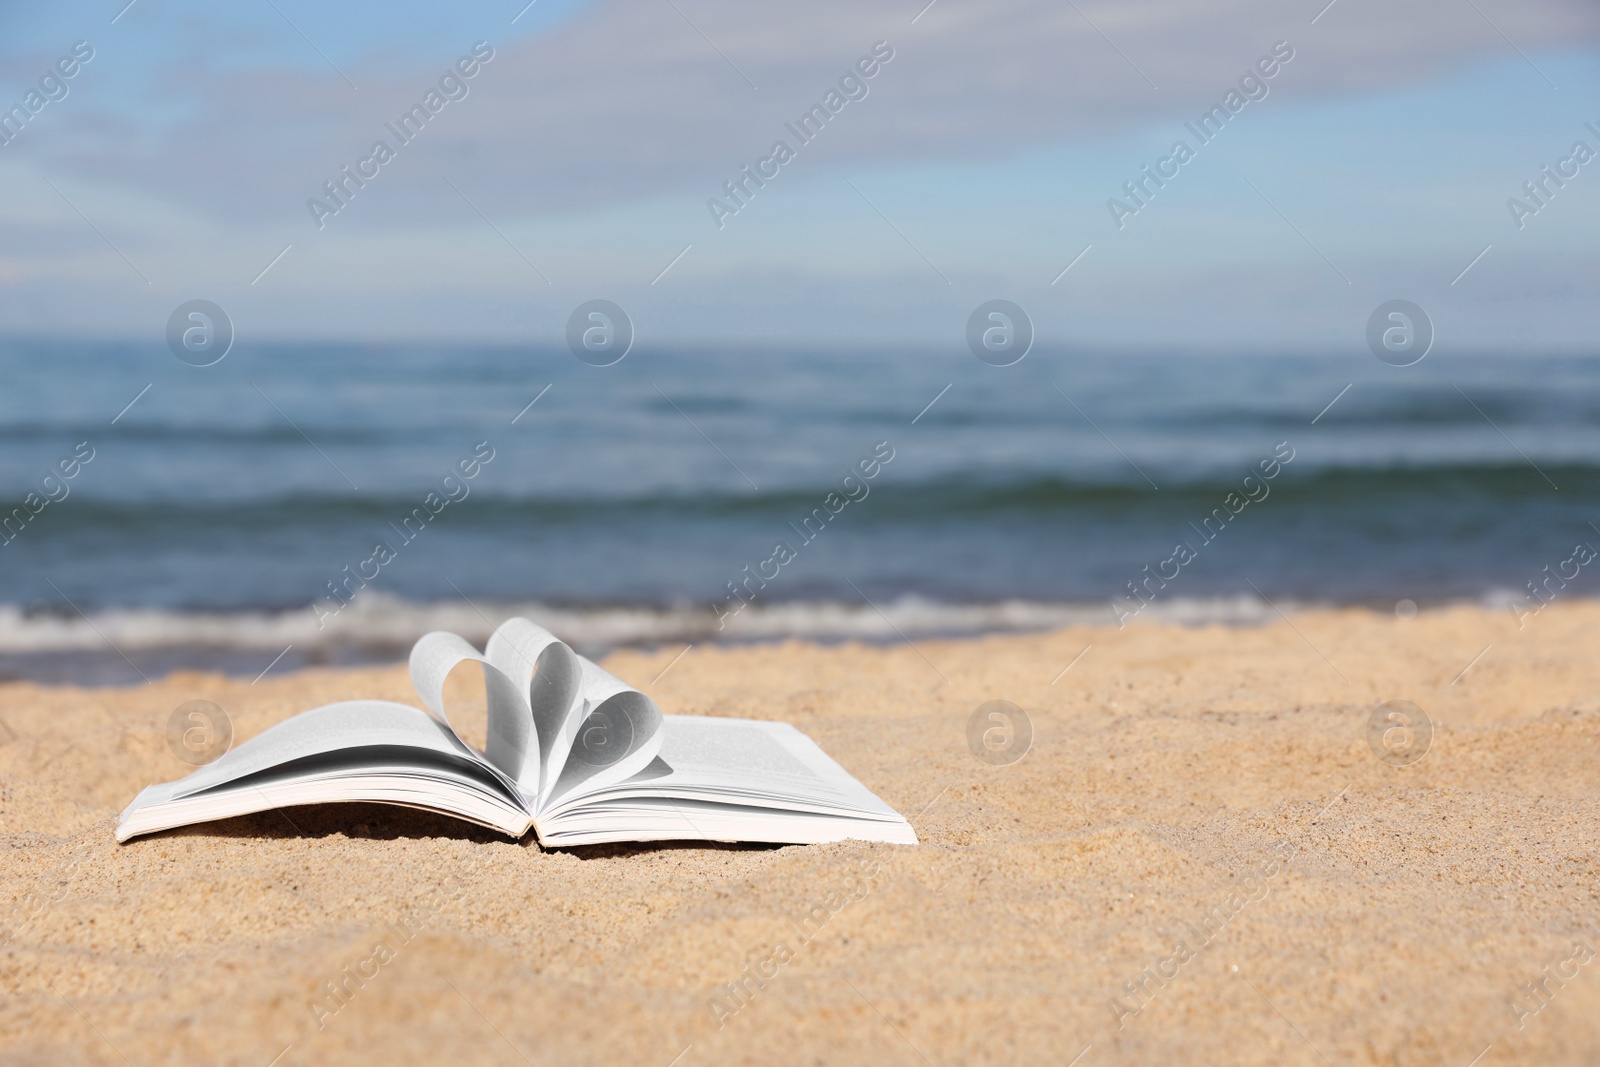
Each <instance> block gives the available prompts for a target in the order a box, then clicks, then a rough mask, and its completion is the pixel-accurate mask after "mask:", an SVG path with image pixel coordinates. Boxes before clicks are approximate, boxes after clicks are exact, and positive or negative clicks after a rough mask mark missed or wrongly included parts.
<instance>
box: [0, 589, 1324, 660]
mask: <svg viewBox="0 0 1600 1067" xmlns="http://www.w3.org/2000/svg"><path fill="white" fill-rule="evenodd" d="M1278 606H1279V607H1280V608H1284V609H1285V610H1292V608H1293V605H1289V604H1287V603H1285V602H1281V601H1280V602H1279V604H1278ZM515 615H523V616H526V617H528V618H531V619H533V620H535V621H536V622H538V623H540V624H541V625H543V626H545V627H547V628H549V629H550V630H551V631H552V632H554V633H556V634H558V635H559V636H561V637H562V638H563V639H565V640H567V641H569V642H572V643H573V644H577V645H582V646H587V647H595V646H618V645H654V644H663V643H668V642H672V641H702V640H710V639H721V640H731V641H764V640H776V639H782V638H786V637H801V638H813V639H819V640H851V639H854V640H863V641H893V640H898V639H901V638H906V637H917V636H927V635H934V634H979V633H992V632H1018V631H1030V630H1032V631H1039V630H1051V629H1057V628H1059V627H1063V626H1072V625H1091V626H1104V625H1108V624H1110V623H1111V622H1112V621H1113V620H1112V616H1111V613H1110V611H1109V609H1108V608H1107V607H1106V605H1105V604H1104V603H1051V602H1039V601H1025V600H1002V601H995V602H990V603H976V604H957V603H945V602H938V601H933V600H927V599H923V598H921V597H914V596H906V597H901V598H898V599H895V600H879V601H877V602H876V604H875V605H874V604H868V603H866V602H865V601H858V602H855V603H848V602H840V601H796V602H788V603H778V604H752V605H750V606H749V607H747V608H746V609H745V610H744V611H743V612H741V613H740V614H739V615H738V616H736V617H733V618H730V619H729V620H728V621H727V625H726V627H725V628H723V629H722V630H718V628H717V624H716V617H715V615H714V614H713V613H712V612H711V611H710V610H709V609H708V608H707V607H706V606H704V605H700V604H695V605H682V606H676V607H648V606H633V607H630V606H599V607H566V606H556V605H549V604H542V603H538V602H524V603H490V602H487V601H481V600H480V601H476V602H474V603H470V604H469V603H467V602H466V601H463V600H455V601H443V602H438V603H416V602H412V601H406V600H399V599H396V598H393V597H387V596H383V595H381V594H367V595H363V596H359V597H357V598H356V599H355V600H354V601H353V602H352V603H351V604H350V606H349V607H348V608H346V609H345V610H344V611H342V612H340V613H339V615H337V616H335V617H331V618H327V619H325V620H324V621H325V624H326V625H324V626H323V627H321V628H318V626H317V620H316V619H315V618H314V617H313V615H312V613H311V612H310V611H309V610H307V609H305V608H300V609H295V610H290V611H283V612H251V611H238V612H202V611H169V610H161V609H153V608H107V609H103V610H99V611H95V612H91V613H90V614H89V615H88V617H87V618H85V617H83V616H80V615H76V614H74V615H66V614H38V613H31V614H30V613H24V612H23V611H21V610H20V609H18V608H17V607H15V606H12V605H0V654H11V655H24V656H26V655H38V654H47V653H54V652H90V651H92V652H104V651H108V647H107V646H108V645H109V646H111V647H112V648H114V649H117V650H121V651H125V652H126V651H132V650H136V649H160V648H184V647H192V648H240V649H270V650H278V649H282V648H284V647H285V646H287V645H293V646H294V647H295V648H297V649H299V650H301V651H302V652H309V651H312V650H315V649H318V648H334V647H340V646H344V647H352V646H353V647H367V648H373V647H379V648H381V647H394V648H398V649H404V648H406V647H408V646H409V645H410V644H411V643H412V642H413V641H415V640H416V639H417V638H418V637H420V636H421V635H422V634H424V633H427V632H429V631H430V630H450V631H453V632H455V633H459V634H461V635H462V636H464V637H466V638H468V639H469V640H473V641H479V642H481V641H483V640H485V639H487V637H488V635H489V633H490V632H491V631H492V630H493V629H494V627H495V626H497V625H499V624H500V623H501V622H502V621H503V620H505V619H507V618H510V617H512V616H515ZM1273 617H1275V613H1274V612H1273V610H1272V609H1271V608H1270V607H1268V606H1267V605H1266V604H1264V603H1262V602H1261V601H1260V600H1259V599H1258V598H1255V597H1245V596H1241V597H1234V598H1214V599H1181V598H1174V599H1173V600H1172V601H1170V602H1168V603H1157V604H1153V605H1151V607H1150V609H1149V610H1148V611H1147V612H1146V613H1145V614H1144V615H1143V616H1142V617H1141V622H1143V621H1144V620H1146V619H1148V620H1152V621H1167V622H1178V623H1184V624H1189V625H1201V624H1206V623H1220V624H1226V625H1253V624H1259V623H1262V622H1266V621H1269V620H1270V619H1272V618H1273ZM1135 625H1137V624H1135Z"/></svg>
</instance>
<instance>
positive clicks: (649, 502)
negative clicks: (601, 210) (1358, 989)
mask: <svg viewBox="0 0 1600 1067" xmlns="http://www.w3.org/2000/svg"><path fill="white" fill-rule="evenodd" d="M1249 472H1250V464H1249V463H1243V462H1241V463H1240V464H1239V466H1238V471H1237V473H1235V472H1234V471H1231V470H1223V471H1215V472H1207V473H1201V474H1195V475H1192V476H1190V477H1188V478H1185V477H1182V476H1178V475H1174V474H1171V473H1166V474H1162V473H1161V472H1159V471H1157V472H1153V473H1155V474H1157V475H1159V476H1160V477H1161V492H1162V496H1161V500H1162V501H1171V500H1173V499H1174V498H1178V497H1193V498H1196V499H1199V500H1210V499H1211V498H1212V497H1215V496H1219V495H1222V494H1226V493H1228V492H1232V491H1234V490H1235V489H1237V488H1238V480H1239V477H1241V476H1242V475H1243V474H1245V473H1249ZM1294 474H1295V476H1294V477H1285V478H1279V479H1278V480H1277V481H1276V482H1274V483H1273V485H1272V493H1271V495H1272V496H1274V497H1277V498H1278V499H1280V500H1298V501H1300V502H1303V503H1311V504H1319V505H1327V504H1338V503H1340V502H1342V501H1348V502H1351V503H1358V504H1360V505H1362V509H1363V510H1367V509H1370V508H1372V507H1373V506H1374V505H1375V504H1376V503H1377V502H1378V501H1381V500H1385V499H1392V500H1394V501H1396V502H1399V503H1406V504H1414V503H1415V502H1416V501H1418V500H1420V499H1447V498H1452V497H1472V498H1475V499H1480V500H1481V499H1485V498H1489V499H1497V500H1514V499H1521V498H1524V497H1543V496H1544V495H1545V494H1546V493H1547V492H1548V491H1549V483H1548V482H1547V481H1546V480H1545V476H1548V478H1550V479H1552V480H1554V482H1555V483H1557V484H1560V485H1562V486H1564V487H1565V486H1570V487H1571V489H1572V491H1574V492H1576V493H1579V494H1583V493H1588V494H1596V493H1600V465H1596V464H1587V463H1571V462H1565V463H1563V462H1544V463H1541V464H1540V465H1539V467H1538V468H1534V467H1532V466H1531V465H1530V464H1528V463H1525V462H1496V463H1420V462H1419V463H1415V464H1388V465H1373V466H1362V465H1356V464H1340V465H1326V466H1322V467H1315V466H1305V465H1304V464H1303V462H1302V463H1299V464H1297V469H1296V470H1295V472H1294ZM831 488H833V487H832V486H831V485H826V484H821V485H819V486H816V487H813V486H809V485H808V486H804V487H796V488H784V489H777V490H763V491H761V492H750V493H739V492H729V491H726V490H717V491H695V492H682V493H662V492H645V493H635V494H632V495H615V496H601V495H594V494H568V493H559V492H558V493H524V494H515V495H512V494H507V493H505V492H494V491H491V490H489V489H486V488H480V489H478V490H477V491H475V492H473V493H472V494H471V501H472V503H471V504H470V505H469V506H468V507H467V508H464V509H463V510H462V511H461V512H460V513H459V514H456V515H453V516H452V518H451V523H452V525H453V526H462V525H468V526H480V527H493V526H496V525H497V524H500V523H534V522H537V523H540V524H551V523H563V522H575V523H589V522H594V521H596V520H600V521H606V522H612V521H618V520H622V519H627V518H666V517H684V518H692V519H700V520H704V519H713V518H715V519H727V518H741V517H750V518H760V517H763V516H781V517H789V516H790V515H791V513H794V512H799V513H802V514H803V513H805V512H807V511H809V510H810V509H811V508H812V507H814V506H816V503H817V497H818V496H819V495H820V494H822V493H825V492H827V491H828V490H829V489H831ZM872 496H873V497H875V498H877V499H879V501H880V503H878V504H874V505H873V506H872V507H871V508H870V511H871V512H872V515H873V518H874V519H905V518H944V517H952V516H954V517H960V516H963V515H987V514H990V513H993V512H995V511H1018V512H1030V513H1036V514H1037V513H1049V512H1072V513H1081V512H1083V511H1084V510H1085V509H1095V508H1114V509H1116V510H1118V511H1122V510H1126V509H1127V508H1129V507H1138V506H1154V505H1155V503H1156V500H1155V498H1153V497H1152V496H1151V495H1150V492H1149V486H1148V484H1147V483H1145V482H1144V481H1143V480H1140V479H1139V478H1138V476H1137V475H1136V474H1134V473H1133V472H1131V471H1130V472H1129V476H1128V479H1127V480H1120V479H1118V480H1100V479H1090V478H1072V477H1061V476H1057V475H1036V476H1029V475H1026V474H1020V473H1019V474H1018V475H1017V476H1015V477H1013V478H1011V479H1008V480H1004V481H1001V480H997V479H994V478H992V477H991V478H979V477H976V476H972V477H967V476H963V475H961V474H954V475H951V476H947V477H943V478H938V479H932V480H926V481H919V482H905V483H900V484H883V485H880V486H875V487H874V488H873V491H872ZM418 501H419V498H418V494H417V493H415V492H412V493H409V494H402V493H385V494H381V495H380V494H361V495H356V494H354V493H348V494H336V493H328V494H304V493H293V494H281V495H275V496H271V497H265V498H256V499H245V500H236V499H216V500H192V499H191V500H160V499H156V500H151V499H141V500H137V501H134V500H128V501H122V500H115V499H106V498H103V497H102V498H87V497H82V496H80V497H79V498H78V499H77V501H76V502H75V503H74V505H73V507H72V508H71V509H63V514H62V515H60V516H58V517H57V525H58V526H59V527H60V528H62V529H63V530H74V529H76V530H93V529H96V528H102V527H103V528H109V529H113V530H115V531H117V532H118V533H119V535H120V534H124V533H127V532H131V531H135V530H148V529H156V528H164V527H169V526H170V527H179V528H183V529H187V530H192V529H196V528H205V527H214V528H218V529H223V528H237V529H246V530H260V529H263V528H270V527H285V526H300V525H304V524H307V523H329V522H335V521H339V520H356V521H361V520H377V521H380V522H381V521H382V520H384V519H395V518H399V517H403V516H405V515H407V514H409V513H410V512H411V510H412V509H413V508H415V507H417V505H418Z"/></svg>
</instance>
